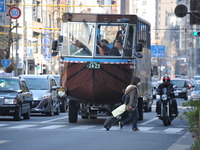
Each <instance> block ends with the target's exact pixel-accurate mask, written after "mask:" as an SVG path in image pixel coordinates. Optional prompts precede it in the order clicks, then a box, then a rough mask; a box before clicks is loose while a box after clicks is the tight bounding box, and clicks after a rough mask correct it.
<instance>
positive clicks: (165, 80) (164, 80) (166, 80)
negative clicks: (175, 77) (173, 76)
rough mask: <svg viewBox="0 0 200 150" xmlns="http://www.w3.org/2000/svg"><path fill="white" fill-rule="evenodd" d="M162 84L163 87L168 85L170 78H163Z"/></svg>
mask: <svg viewBox="0 0 200 150" xmlns="http://www.w3.org/2000/svg"><path fill="white" fill-rule="evenodd" d="M163 83H164V84H165V85H168V84H169V83H170V77H169V76H164V77H163Z"/></svg>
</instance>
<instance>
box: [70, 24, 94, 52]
mask: <svg viewBox="0 0 200 150" xmlns="http://www.w3.org/2000/svg"><path fill="white" fill-rule="evenodd" d="M68 28H69V43H70V44H69V46H70V47H69V48H68V49H69V51H68V55H70V56H92V53H93V48H94V39H95V24H94V23H69V27H68Z"/></svg>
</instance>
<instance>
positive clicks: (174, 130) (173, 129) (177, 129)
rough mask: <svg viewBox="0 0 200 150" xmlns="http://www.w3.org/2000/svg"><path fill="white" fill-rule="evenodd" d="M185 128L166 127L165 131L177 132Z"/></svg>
mask: <svg viewBox="0 0 200 150" xmlns="http://www.w3.org/2000/svg"><path fill="white" fill-rule="evenodd" d="M183 129H184V128H168V129H165V130H164V132H170V133H177V132H180V131H182V130H183Z"/></svg>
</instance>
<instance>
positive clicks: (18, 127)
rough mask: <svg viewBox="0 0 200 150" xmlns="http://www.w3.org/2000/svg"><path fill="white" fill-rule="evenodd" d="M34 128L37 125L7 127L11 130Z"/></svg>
mask: <svg viewBox="0 0 200 150" xmlns="http://www.w3.org/2000/svg"><path fill="white" fill-rule="evenodd" d="M34 126H37V125H29V124H24V125H18V126H14V127H9V128H11V129H24V128H30V127H34Z"/></svg>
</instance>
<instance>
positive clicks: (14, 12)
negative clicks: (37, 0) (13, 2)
mask: <svg viewBox="0 0 200 150" xmlns="http://www.w3.org/2000/svg"><path fill="white" fill-rule="evenodd" d="M8 15H9V16H10V18H12V19H18V18H19V17H20V16H21V10H20V9H19V8H18V7H11V8H10V9H9V11H8Z"/></svg>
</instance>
